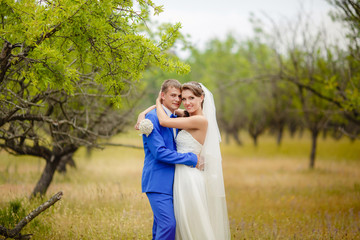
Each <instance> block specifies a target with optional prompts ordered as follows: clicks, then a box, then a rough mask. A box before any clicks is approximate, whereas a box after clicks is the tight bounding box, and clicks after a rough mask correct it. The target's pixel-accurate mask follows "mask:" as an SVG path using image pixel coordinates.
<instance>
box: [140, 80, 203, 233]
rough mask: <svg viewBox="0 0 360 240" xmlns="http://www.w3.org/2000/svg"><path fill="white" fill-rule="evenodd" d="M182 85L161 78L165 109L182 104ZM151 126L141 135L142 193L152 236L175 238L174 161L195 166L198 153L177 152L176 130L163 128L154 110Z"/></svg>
mask: <svg viewBox="0 0 360 240" xmlns="http://www.w3.org/2000/svg"><path fill="white" fill-rule="evenodd" d="M180 89H181V84H180V82H179V81H177V80H175V79H169V80H166V81H164V83H163V84H162V86H161V96H162V103H163V107H164V109H165V112H166V113H167V114H168V115H169V116H170V117H173V113H174V112H175V110H177V109H178V108H179V106H180V104H181V90H180ZM146 119H149V120H150V121H151V122H152V124H153V126H154V128H153V130H152V132H151V134H150V135H149V136H148V137H146V136H145V135H143V144H144V151H145V160H144V168H143V172H142V181H141V186H142V192H145V193H146V195H147V197H148V199H149V202H150V205H151V208H152V211H153V213H154V223H153V229H152V234H153V239H156V240H157V239H169V240H172V239H175V232H176V221H175V215H174V205H173V182H174V173H175V164H185V165H188V166H191V167H196V165H197V162H198V156H196V155H195V154H194V153H178V152H176V144H175V141H174V137H175V135H176V129H172V128H166V127H162V126H161V125H160V124H159V120H158V118H157V115H156V109H154V110H152V111H150V112H149V113H148V114H146Z"/></svg>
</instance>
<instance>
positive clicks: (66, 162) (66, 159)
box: [56, 153, 76, 174]
mask: <svg viewBox="0 0 360 240" xmlns="http://www.w3.org/2000/svg"><path fill="white" fill-rule="evenodd" d="M73 155H74V153H69V154H67V155H64V156H63V157H61V159H60V162H59V164H58V166H57V168H56V170H57V171H58V172H59V173H62V174H65V173H66V171H67V168H66V167H67V166H70V167H73V168H76V164H75V161H74V159H73Z"/></svg>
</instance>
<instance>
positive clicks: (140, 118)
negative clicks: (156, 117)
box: [134, 105, 156, 130]
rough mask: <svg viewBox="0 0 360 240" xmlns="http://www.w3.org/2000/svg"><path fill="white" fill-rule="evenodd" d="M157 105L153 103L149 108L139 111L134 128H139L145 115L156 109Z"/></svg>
mask: <svg viewBox="0 0 360 240" xmlns="http://www.w3.org/2000/svg"><path fill="white" fill-rule="evenodd" d="M155 106H156V105H152V106H150V107H148V108H147V109H145V110H144V111H142V112H141V113H139V116H138V119H137V121H136V124H135V126H134V128H135V129H136V130H139V125H140V122H141V121H142V120H144V119H145V115H146V114H147V113H149V112H150V111H151V110H153V109H155Z"/></svg>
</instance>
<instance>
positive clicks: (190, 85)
mask: <svg viewBox="0 0 360 240" xmlns="http://www.w3.org/2000/svg"><path fill="white" fill-rule="evenodd" d="M184 90H190V91H191V92H192V93H193V94H194V95H195V96H196V97H201V96H204V98H205V92H204V90H203V89H202V87H201V85H200V83H198V82H195V81H191V82H187V83H184V84H183V85H182V87H181V91H184ZM203 105H204V100H203V101H202V103H201V108H203Z"/></svg>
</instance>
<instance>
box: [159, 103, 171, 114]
mask: <svg viewBox="0 0 360 240" xmlns="http://www.w3.org/2000/svg"><path fill="white" fill-rule="evenodd" d="M161 105H162V106H163V108H164V110H165V112H166V114H167V115H168V116H169V117H170V116H171V114H172V113H171V111H170V110H169V109H168V108H167V107H165V106H164V104H161Z"/></svg>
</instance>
